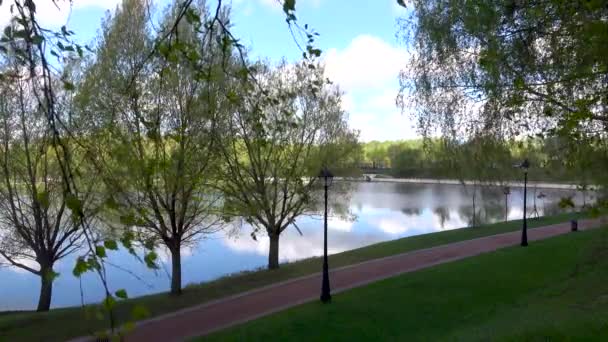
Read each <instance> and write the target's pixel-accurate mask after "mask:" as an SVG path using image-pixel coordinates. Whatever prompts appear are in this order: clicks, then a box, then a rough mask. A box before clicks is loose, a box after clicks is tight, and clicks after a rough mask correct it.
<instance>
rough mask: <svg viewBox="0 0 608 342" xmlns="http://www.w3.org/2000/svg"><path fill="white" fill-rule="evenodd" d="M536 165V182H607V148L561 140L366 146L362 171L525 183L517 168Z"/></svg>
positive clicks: (491, 139) (532, 169)
mask: <svg viewBox="0 0 608 342" xmlns="http://www.w3.org/2000/svg"><path fill="white" fill-rule="evenodd" d="M526 158H527V159H528V160H529V161H530V164H531V167H530V169H529V178H530V179H531V180H539V181H540V180H542V181H554V182H574V183H577V184H591V183H593V184H600V183H603V182H602V180H601V179H600V178H601V177H602V175H601V174H602V172H601V170H602V168H603V166H604V165H608V164H606V149H605V147H603V146H593V145H580V146H574V147H572V146H571V145H568V144H566V143H562V142H561V141H560V140H559V139H557V138H555V139H544V140H540V139H532V140H525V141H514V140H510V141H505V140H499V139H496V138H494V137H480V138H476V139H473V140H470V141H467V142H455V141H448V140H445V139H427V140H423V139H417V140H401V141H384V142H379V141H371V142H367V143H362V158H361V168H362V169H364V170H370V169H372V170H374V171H375V172H376V173H383V174H389V175H391V176H394V177H404V178H408V177H411V178H444V179H445V178H450V179H469V180H484V181H496V182H500V181H507V180H519V179H521V175H522V171H521V170H519V169H517V168H515V167H514V165H517V164H518V163H521V162H522V161H523V160H524V159H526Z"/></svg>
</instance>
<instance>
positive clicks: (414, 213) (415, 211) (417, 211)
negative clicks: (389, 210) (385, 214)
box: [401, 208, 421, 216]
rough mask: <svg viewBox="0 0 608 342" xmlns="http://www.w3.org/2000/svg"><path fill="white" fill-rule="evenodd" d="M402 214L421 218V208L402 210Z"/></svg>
mask: <svg viewBox="0 0 608 342" xmlns="http://www.w3.org/2000/svg"><path fill="white" fill-rule="evenodd" d="M401 212H402V213H404V214H405V215H407V216H420V212H421V210H420V208H402V209H401Z"/></svg>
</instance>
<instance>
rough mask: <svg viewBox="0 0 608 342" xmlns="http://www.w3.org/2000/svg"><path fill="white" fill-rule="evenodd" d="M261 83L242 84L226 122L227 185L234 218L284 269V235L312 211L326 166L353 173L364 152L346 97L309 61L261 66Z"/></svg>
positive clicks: (222, 127) (222, 136)
mask: <svg viewBox="0 0 608 342" xmlns="http://www.w3.org/2000/svg"><path fill="white" fill-rule="evenodd" d="M255 70H257V73H258V74H256V78H257V79H258V80H259V83H257V84H255V85H253V86H251V87H247V86H245V87H243V86H242V84H236V86H235V87H234V88H233V89H232V90H230V91H232V92H234V94H235V95H234V97H233V100H232V101H231V105H232V109H231V110H230V111H229V113H228V115H227V117H226V118H225V119H224V120H222V124H221V125H220V127H219V128H220V132H221V133H220V136H219V139H220V141H219V142H218V143H217V144H216V148H217V149H218V151H219V153H220V156H221V159H220V161H221V164H222V168H221V172H222V174H223V175H222V182H221V183H220V187H221V189H222V192H223V193H224V194H225V195H226V201H227V203H226V206H225V209H226V211H227V214H228V215H229V214H230V213H234V215H235V216H240V217H243V218H244V220H245V221H246V222H247V223H250V224H252V225H253V227H254V231H253V233H252V236H253V237H254V238H255V237H256V234H257V233H258V232H259V231H260V230H262V231H265V232H266V233H267V234H268V236H269V238H270V241H271V248H270V253H269V267H270V268H276V267H278V240H279V235H280V234H281V233H282V232H283V231H284V230H285V229H287V228H288V227H289V226H291V225H295V219H296V218H297V217H298V216H300V215H302V214H304V213H305V212H307V211H309V210H310V209H311V207H312V205H311V203H312V202H313V201H314V199H315V197H314V196H313V191H314V190H316V189H318V188H315V184H316V175H317V174H318V172H319V170H320V169H321V166H322V165H324V166H327V167H330V168H334V167H335V168H342V169H348V168H349V166H350V167H352V165H348V164H350V163H352V162H353V161H354V160H356V159H357V158H356V157H352V154H356V153H358V151H359V150H358V145H357V141H356V139H357V135H356V133H355V132H352V131H351V130H350V129H349V128H348V124H347V122H346V117H345V113H344V111H343V110H342V109H341V106H340V101H341V93H340V92H339V90H338V89H337V88H335V87H331V86H329V85H328V84H327V82H326V80H325V79H324V78H323V70H322V69H321V68H319V67H315V68H310V67H309V62H302V63H298V64H296V65H287V64H285V63H283V64H281V65H279V66H278V67H277V68H276V69H273V68H272V67H270V66H268V65H264V64H262V63H258V64H257V65H255Z"/></svg>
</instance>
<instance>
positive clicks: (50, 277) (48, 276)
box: [43, 270, 59, 282]
mask: <svg viewBox="0 0 608 342" xmlns="http://www.w3.org/2000/svg"><path fill="white" fill-rule="evenodd" d="M43 276H44V278H45V279H46V280H48V281H50V282H53V281H55V279H57V278H58V277H59V273H57V272H55V271H53V270H48V271H47V272H46V273H45V274H44V275H43Z"/></svg>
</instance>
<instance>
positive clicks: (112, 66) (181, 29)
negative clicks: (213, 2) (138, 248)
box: [80, 0, 223, 294]
mask: <svg viewBox="0 0 608 342" xmlns="http://www.w3.org/2000/svg"><path fill="white" fill-rule="evenodd" d="M190 9H191V10H192V11H194V12H192V13H191V14H190V15H191V16H194V17H195V19H193V20H192V22H185V21H184V22H181V23H180V24H179V26H178V28H177V29H176V30H175V32H174V34H172V35H171V36H170V37H168V38H167V39H166V40H165V44H166V45H163V46H161V48H160V49H159V51H158V53H156V52H154V50H153V48H152V46H153V41H154V39H155V38H154V37H153V36H152V34H151V33H150V31H149V29H148V26H147V25H148V22H147V19H146V18H147V11H146V4H145V3H144V2H142V1H138V0H125V1H124V2H123V5H122V7H121V8H119V9H118V11H117V12H116V14H115V15H114V16H113V17H109V18H108V19H107V20H106V23H105V25H104V32H103V36H102V37H101V41H100V44H99V47H98V48H97V58H96V60H95V62H94V63H93V65H92V66H91V67H90V69H89V71H88V74H87V77H86V81H85V83H84V84H83V87H82V90H81V93H80V96H81V98H80V103H81V109H82V115H83V118H85V122H86V124H87V125H88V130H89V132H91V134H94V135H95V137H96V139H95V141H96V143H95V145H94V146H91V147H90V150H89V155H90V156H91V157H92V158H93V163H94V164H95V165H99V166H100V167H99V168H100V170H103V171H104V177H103V179H104V184H105V186H106V188H107V189H108V194H107V201H106V204H107V205H106V207H107V209H108V211H109V212H110V213H112V214H114V216H116V217H119V221H120V223H121V224H122V225H123V226H124V227H123V229H126V232H127V233H129V234H133V235H134V236H136V239H137V240H138V241H140V242H142V243H143V244H144V245H146V246H147V247H148V248H150V247H153V246H155V245H157V244H159V243H160V244H161V245H162V246H165V247H166V248H167V249H168V250H169V252H170V253H171V260H172V273H171V293H172V294H180V293H181V291H182V281H181V250H182V248H183V247H184V246H185V245H187V244H190V243H193V242H194V241H196V240H197V239H199V238H201V237H202V236H204V235H208V234H213V233H215V232H217V231H219V230H220V229H222V227H223V225H222V224H221V222H220V217H221V215H220V211H219V209H220V206H221V196H220V194H219V193H218V192H217V191H215V190H213V189H214V188H213V187H212V186H211V185H212V183H214V182H215V181H216V174H215V173H214V164H215V156H216V155H215V153H214V152H213V150H214V149H213V143H214V134H215V126H216V124H217V122H218V116H219V113H220V112H221V110H222V109H221V106H222V105H221V102H222V100H221V99H222V98H223V96H222V95H221V83H220V82H219V81H216V79H218V77H219V75H221V73H220V72H221V69H220V67H221V65H222V58H223V51H222V49H221V46H220V45H219V44H217V41H218V40H219V41H221V39H220V36H219V35H218V32H221V27H220V26H218V25H214V24H212V25H210V26H203V24H205V25H206V24H207V23H210V22H211V19H210V18H208V17H207V13H208V12H209V11H208V9H207V8H206V7H205V4H204V2H198V3H196V4H195V5H192V6H191V7H190ZM176 13H178V7H171V8H169V9H168V11H167V13H166V18H165V20H164V22H163V27H170V25H171V24H172V23H174V22H175V20H174V16H175V15H176ZM166 34H168V33H167V32H166V31H161V32H160V33H159V36H164V35H166ZM126 36H128V37H130V39H128V40H126V39H124V37H126ZM176 46H177V48H176ZM193 57H196V58H193ZM114 223H115V222H114ZM152 255H154V254H152Z"/></svg>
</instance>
